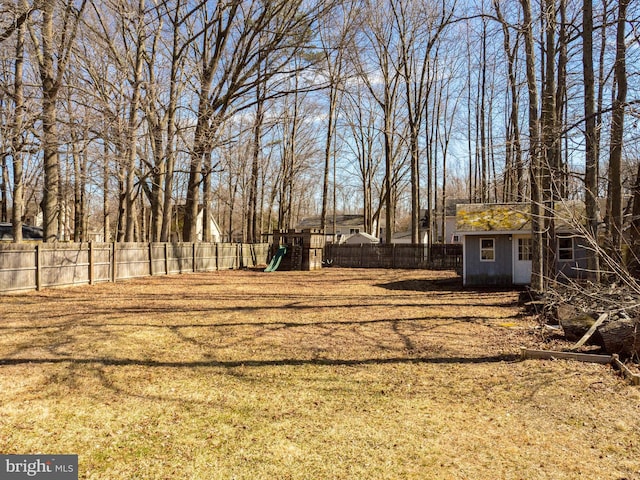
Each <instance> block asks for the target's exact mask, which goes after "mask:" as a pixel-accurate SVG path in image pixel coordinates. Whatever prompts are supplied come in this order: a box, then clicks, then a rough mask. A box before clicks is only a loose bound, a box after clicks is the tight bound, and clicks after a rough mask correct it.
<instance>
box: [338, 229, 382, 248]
mask: <svg viewBox="0 0 640 480" xmlns="http://www.w3.org/2000/svg"><path fill="white" fill-rule="evenodd" d="M343 243H346V244H347V245H363V244H372V243H380V240H379V239H378V238H376V237H374V236H373V235H370V234H368V233H365V232H359V233H354V234H353V235H350V236H349V237H347V239H346V240H345V241H344V242H343Z"/></svg>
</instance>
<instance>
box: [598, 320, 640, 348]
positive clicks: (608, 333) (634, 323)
mask: <svg viewBox="0 0 640 480" xmlns="http://www.w3.org/2000/svg"><path fill="white" fill-rule="evenodd" d="M598 331H599V332H600V336H601V337H602V342H603V346H604V348H605V350H606V351H607V353H611V354H613V353H617V354H618V355H620V356H622V357H630V356H632V355H638V354H639V353H640V321H639V320H638V319H635V320H633V319H627V318H625V319H622V320H616V321H613V322H609V323H607V324H606V325H603V326H602V327H600V328H599V329H598Z"/></svg>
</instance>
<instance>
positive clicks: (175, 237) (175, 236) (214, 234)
mask: <svg viewBox="0 0 640 480" xmlns="http://www.w3.org/2000/svg"><path fill="white" fill-rule="evenodd" d="M184 208H185V207H184V205H176V206H175V208H174V210H173V216H174V219H173V221H174V224H175V225H176V230H175V231H173V232H172V233H171V241H172V242H182V241H183V240H182V223H183V222H184ZM203 215H204V209H203V208H202V205H198V216H197V217H196V239H197V241H198V242H201V241H202V234H203V228H202V226H203V222H202V218H203ZM209 226H210V228H211V242H212V243H220V242H222V240H223V239H222V230H221V229H220V226H219V225H218V222H216V219H215V218H214V216H213V213H212V212H211V213H209Z"/></svg>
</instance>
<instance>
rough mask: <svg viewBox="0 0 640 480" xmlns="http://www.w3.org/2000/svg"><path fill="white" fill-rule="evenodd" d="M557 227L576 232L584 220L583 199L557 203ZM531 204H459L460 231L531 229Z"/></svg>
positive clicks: (480, 231) (458, 227)
mask: <svg viewBox="0 0 640 480" xmlns="http://www.w3.org/2000/svg"><path fill="white" fill-rule="evenodd" d="M554 211H555V215H554V218H555V221H556V229H558V230H564V231H575V230H576V229H577V227H578V225H580V224H583V223H584V219H585V206H584V202H582V201H580V200H561V201H558V202H556V204H555V206H554ZM531 216H532V214H531V204H530V203H474V204H462V205H457V207H456V230H457V231H458V232H460V233H482V232H505V233H506V232H520V231H522V232H528V231H531Z"/></svg>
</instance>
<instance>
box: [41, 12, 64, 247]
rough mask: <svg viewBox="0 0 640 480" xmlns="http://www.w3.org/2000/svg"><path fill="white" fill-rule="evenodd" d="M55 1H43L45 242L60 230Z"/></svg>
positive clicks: (43, 201) (42, 73)
mask: <svg viewBox="0 0 640 480" xmlns="http://www.w3.org/2000/svg"><path fill="white" fill-rule="evenodd" d="M53 9H54V3H53V2H44V3H43V10H42V58H41V62H40V78H41V80H42V150H43V156H44V163H43V167H44V192H43V195H42V203H41V205H42V217H43V220H42V221H43V225H42V227H43V230H44V241H45V242H50V241H52V240H55V239H56V236H57V233H58V190H59V173H60V172H59V170H60V164H59V159H58V132H57V129H56V121H57V117H56V97H57V94H58V85H57V84H56V82H55V73H54V63H53V55H54V53H53V47H54V38H53Z"/></svg>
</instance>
